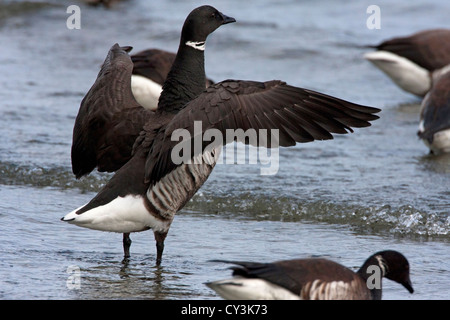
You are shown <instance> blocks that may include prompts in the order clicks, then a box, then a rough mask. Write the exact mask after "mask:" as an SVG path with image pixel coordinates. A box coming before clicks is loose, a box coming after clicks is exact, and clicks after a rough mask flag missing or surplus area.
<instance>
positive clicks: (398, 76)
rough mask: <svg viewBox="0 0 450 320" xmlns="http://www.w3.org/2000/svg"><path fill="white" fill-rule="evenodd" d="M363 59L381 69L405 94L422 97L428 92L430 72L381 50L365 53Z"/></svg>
mask: <svg viewBox="0 0 450 320" xmlns="http://www.w3.org/2000/svg"><path fill="white" fill-rule="evenodd" d="M364 58H365V59H367V60H368V61H370V62H371V63H373V64H374V65H375V66H377V67H378V68H379V69H381V70H382V71H383V72H384V73H386V74H387V75H388V76H389V77H390V78H391V79H392V81H394V82H395V83H396V84H397V85H398V86H399V87H400V88H402V89H403V90H405V91H407V92H410V93H413V94H415V95H418V96H424V95H425V94H426V93H427V92H428V90H430V87H431V75H430V72H429V71H428V70H426V69H424V68H422V67H421V66H419V65H417V64H415V63H413V62H411V61H410V60H408V59H406V58H404V57H401V56H398V55H396V54H393V53H391V52H388V51H382V50H381V51H375V52H369V53H366V54H365V55H364Z"/></svg>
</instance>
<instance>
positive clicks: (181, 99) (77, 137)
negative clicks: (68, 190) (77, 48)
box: [63, 6, 380, 264]
mask: <svg viewBox="0 0 450 320" xmlns="http://www.w3.org/2000/svg"><path fill="white" fill-rule="evenodd" d="M234 21H235V20H234V19H233V18H230V17H227V16H225V15H223V14H222V13H220V12H218V11H217V10H216V9H214V8H213V7H210V6H202V7H199V8H197V9H195V10H193V11H192V12H191V13H190V14H189V16H188V17H187V19H186V21H185V23H184V26H183V29H182V32H181V39H180V46H179V49H178V52H177V56H176V58H175V60H174V62H173V64H172V68H171V69H170V72H169V73H168V75H167V78H166V81H165V82H164V84H163V91H162V93H161V96H160V98H159V103H158V108H157V110H155V111H149V110H145V109H144V108H142V107H139V106H136V101H135V100H134V97H133V94H132V93H131V88H130V77H131V72H132V69H133V64H132V61H131V59H130V57H129V56H128V55H127V53H126V50H127V48H124V49H121V48H120V47H119V46H118V45H114V46H113V47H112V48H111V51H110V53H109V54H108V57H107V59H106V60H105V63H104V65H103V67H102V71H100V74H99V77H98V79H97V81H96V82H95V83H94V85H93V87H92V88H91V90H90V91H89V93H88V95H87V97H86V98H85V99H84V100H83V102H82V105H81V107H80V114H79V115H78V117H77V120H76V124H75V129H74V142H73V144H74V146H76V148H74V149H73V152H72V165H73V167H74V168H76V170H75V169H74V173H75V174H76V175H77V176H81V175H83V174H86V173H89V172H90V171H91V170H93V169H94V168H95V166H97V167H98V169H99V170H101V171H116V173H115V175H114V176H113V177H112V178H111V180H110V181H109V182H108V183H107V184H106V185H105V187H104V188H103V189H102V190H100V192H99V193H98V194H97V195H96V196H95V197H94V198H93V199H92V200H91V201H90V202H89V203H88V204H87V205H85V206H82V207H80V208H78V209H76V210H74V211H72V212H71V213H69V214H67V215H66V216H65V217H64V218H63V220H64V221H68V222H70V223H74V224H77V225H79V226H83V227H87V228H92V229H97V230H104V231H114V232H120V233H123V234H124V251H125V256H128V255H129V245H130V240H129V236H128V235H129V233H130V232H138V231H143V230H147V229H150V228H151V229H152V230H153V232H154V234H155V238H156V243H157V263H158V264H159V263H160V261H161V257H162V252H163V247H164V239H165V237H166V235H167V233H168V231H169V228H170V225H171V223H172V221H173V219H174V216H175V213H176V212H177V211H178V210H180V209H181V208H182V207H183V206H184V205H185V204H186V202H187V201H189V200H190V199H191V197H192V196H193V195H194V194H195V193H196V192H197V190H198V189H199V188H200V187H201V186H202V184H203V183H204V182H205V181H206V179H207V178H208V177H209V174H210V173H211V171H212V169H213V168H214V166H215V163H216V161H217V159H216V158H215V157H216V156H217V153H218V152H219V148H220V147H221V146H222V144H216V145H214V148H213V149H205V148H206V147H207V145H205V144H203V145H202V147H201V148H200V149H198V150H197V149H196V148H193V149H192V153H190V154H189V156H188V160H190V159H191V158H196V159H197V160H200V161H199V164H190V163H188V162H186V161H185V162H182V163H175V162H174V161H173V159H172V157H171V152H172V150H173V148H174V146H175V145H176V144H177V142H175V141H171V137H172V134H173V133H174V132H175V131H176V130H177V129H186V130H187V131H189V132H193V129H194V127H195V124H194V121H198V123H201V124H202V133H205V131H206V130H208V129H217V130H218V132H220V133H221V134H222V135H223V134H224V132H225V130H226V129H236V128H242V129H243V130H246V129H248V128H254V129H261V128H264V129H277V130H279V144H278V145H280V146H292V145H294V144H295V143H296V142H308V141H313V140H324V139H332V135H331V133H347V132H350V131H352V129H351V127H366V126H369V125H370V122H369V121H372V120H375V119H377V118H378V117H377V116H376V115H374V113H377V112H379V111H380V110H379V109H376V108H371V107H365V106H361V105H356V104H353V103H351V102H347V101H344V100H341V99H338V98H334V97H330V96H327V95H324V94H321V93H318V92H314V91H311V90H307V89H301V88H296V87H293V86H290V85H287V84H286V83H284V82H282V81H277V80H273V81H267V82H255V81H239V80H226V81H223V82H220V83H217V84H215V85H212V86H210V87H208V88H207V89H206V90H205V82H206V77H205V69H204V46H205V41H206V38H207V36H208V35H209V34H210V33H212V32H213V31H214V30H215V29H217V28H218V27H219V26H221V25H223V24H227V23H231V22H234ZM122 64H124V65H125V66H123V65H122ZM109 77H111V79H109ZM108 79H109V80H108ZM88 102H89V103H88ZM116 105H117V106H121V107H117V108H116V107H115V106H116ZM86 110H89V111H86ZM116 115H117V116H116ZM98 118H101V122H99V121H98V120H97V119H98ZM122 130H123V131H122ZM83 137H89V138H83ZM115 137H118V138H115ZM119 137H120V138H119ZM260 138H261V137H260ZM228 142H230V141H224V143H228ZM188 143H189V142H188ZM246 143H248V142H247V141H246ZM257 144H263V145H265V144H267V142H264V141H262V142H261V139H260V140H259V142H258V143H257ZM278 145H275V146H278ZM272 146H273V145H272ZM106 163H108V164H109V166H107V165H102V164H106Z"/></svg>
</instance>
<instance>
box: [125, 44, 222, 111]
mask: <svg viewBox="0 0 450 320" xmlns="http://www.w3.org/2000/svg"><path fill="white" fill-rule="evenodd" d="M175 57H176V54H175V53H173V52H168V51H164V50H160V49H147V50H143V51H141V52H138V53H136V54H133V55H132V56H131V61H133V64H134V67H133V74H132V76H131V91H132V92H133V95H134V97H135V99H136V101H137V102H138V103H139V104H140V105H141V106H143V107H144V108H147V109H150V110H156V108H157V106H158V99H159V95H160V94H161V91H162V85H163V83H164V81H165V80H166V77H167V74H168V73H169V71H170V68H171V67H172V64H173V62H174V61H175ZM213 83H214V82H213V81H212V80H211V79H206V87H208V86H210V85H211V84H213Z"/></svg>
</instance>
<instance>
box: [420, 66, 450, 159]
mask: <svg viewBox="0 0 450 320" xmlns="http://www.w3.org/2000/svg"><path fill="white" fill-rule="evenodd" d="M435 79H436V80H435V81H434V83H433V86H432V87H431V90H430V91H429V92H428V93H427V95H426V96H425V98H424V99H423V101H422V105H421V112H420V124H419V131H418V132H417V134H418V136H419V138H420V139H422V140H423V142H424V143H425V145H427V146H428V147H429V149H430V152H431V153H433V154H440V153H448V152H450V67H447V68H446V70H443V71H442V72H441V74H439V75H436V77H435Z"/></svg>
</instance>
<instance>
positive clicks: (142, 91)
mask: <svg viewBox="0 0 450 320" xmlns="http://www.w3.org/2000/svg"><path fill="white" fill-rule="evenodd" d="M131 91H132V92H133V95H134V98H135V99H136V101H137V102H138V103H139V104H140V105H141V106H143V107H144V108H146V109H149V110H156V108H157V107H158V100H159V96H160V95H161V91H162V87H161V85H159V84H158V83H156V82H154V81H152V80H150V79H149V78H146V77H143V76H140V75H132V76H131Z"/></svg>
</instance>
